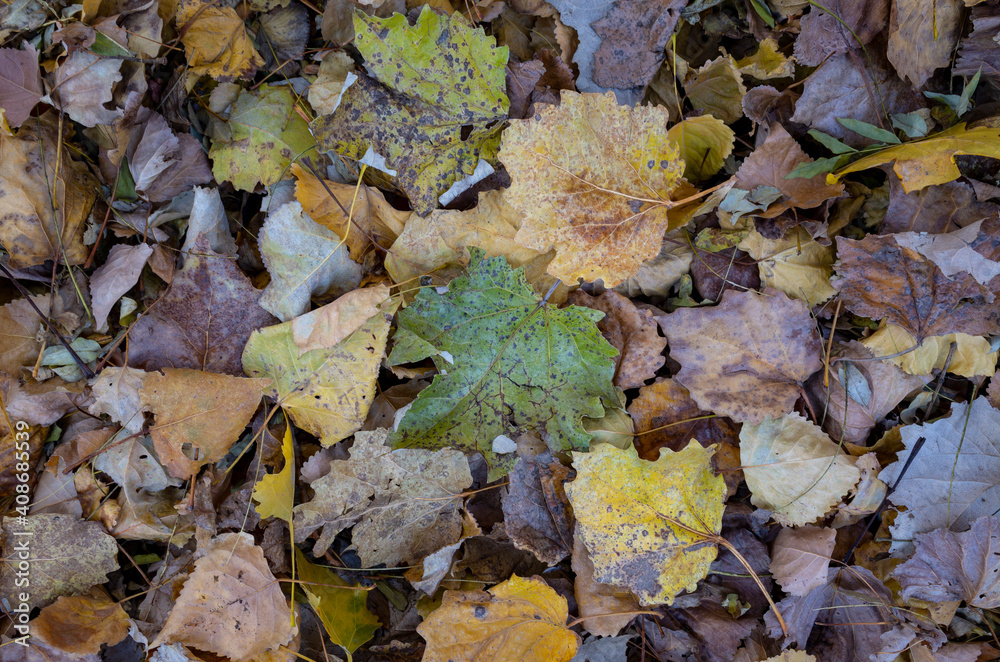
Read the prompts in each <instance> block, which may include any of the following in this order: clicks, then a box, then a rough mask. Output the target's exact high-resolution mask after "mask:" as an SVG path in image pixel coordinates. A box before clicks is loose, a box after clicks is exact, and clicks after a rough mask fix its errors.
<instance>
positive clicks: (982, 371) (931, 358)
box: [861, 322, 1000, 383]
mask: <svg viewBox="0 0 1000 662" xmlns="http://www.w3.org/2000/svg"><path fill="white" fill-rule="evenodd" d="M861 342H862V344H863V345H864V346H865V347H867V348H868V349H869V350H870V351H871V353H872V355H873V356H879V357H886V358H884V359H883V361H886V362H889V363H892V364H893V365H897V366H899V367H900V368H902V369H903V370H905V371H906V372H908V373H910V374H911V375H930V374H931V373H933V372H934V371H935V370H943V369H944V367H945V364H946V363H947V365H948V372H951V373H954V374H956V375H962V376H963V377H975V376H982V377H988V376H990V375H992V374H993V372H994V371H995V370H996V366H997V359H998V358H1000V350H995V349H993V346H992V345H991V344H990V341H989V340H988V339H986V338H983V337H981V336H970V335H969V334H967V333H948V334H945V335H943V336H931V337H929V338H924V341H923V342H922V343H919V344H917V340H916V338H914V337H913V334H911V333H910V332H909V331H907V330H906V329H904V328H903V327H901V326H896V325H895V324H886V323H884V322H883V323H882V324H880V325H879V328H878V330H877V331H876V332H875V333H873V334H872V335H870V336H868V337H867V338H865V339H864V340H862V341H861ZM953 343H954V345H955V350H954V352H953V351H952V349H951V346H952V344H953ZM949 357H950V359H951V360H950V362H949ZM991 383H992V382H991Z"/></svg>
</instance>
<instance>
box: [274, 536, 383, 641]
mask: <svg viewBox="0 0 1000 662" xmlns="http://www.w3.org/2000/svg"><path fill="white" fill-rule="evenodd" d="M293 548H294V549H295V566H296V567H297V568H298V572H299V579H300V580H302V581H303V582H304V584H303V589H304V590H305V592H306V597H307V598H308V599H309V604H310V605H311V606H312V608H313V611H315V612H316V615H317V616H319V620H320V622H321V623H323V627H324V628H325V629H326V633H327V634H328V635H330V641H332V642H333V643H335V644H337V645H338V646H340V647H341V648H343V649H344V650H346V651H347V652H348V653H353V652H354V651H356V650H357V649H358V647H359V646H361V645H362V644H363V643H365V642H366V641H368V640H369V639H371V638H372V635H373V634H375V630H377V629H379V628H380V627H382V623H381V622H380V621H379V620H378V618H377V617H376V616H375V614H373V613H371V612H370V611H369V610H368V606H367V602H368V592H367V591H360V590H357V589H358V588H359V586H358V585H357V584H348V583H347V582H345V581H344V580H343V579H341V578H340V576H339V575H338V574H337V573H336V572H334V571H333V570H331V569H330V568H325V567H323V566H319V565H316V564H314V563H310V562H309V560H308V559H306V556H305V554H303V553H302V552H301V551H299V548H298V547H295V546H294V545H293ZM340 587H343V588H340Z"/></svg>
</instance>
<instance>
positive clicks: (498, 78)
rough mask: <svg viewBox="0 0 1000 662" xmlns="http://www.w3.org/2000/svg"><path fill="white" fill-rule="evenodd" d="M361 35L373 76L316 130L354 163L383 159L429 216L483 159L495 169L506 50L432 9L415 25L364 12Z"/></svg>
mask: <svg viewBox="0 0 1000 662" xmlns="http://www.w3.org/2000/svg"><path fill="white" fill-rule="evenodd" d="M354 28H355V32H356V35H355V39H354V45H355V46H357V48H358V50H359V51H360V52H361V54H362V55H363V56H364V58H365V65H366V67H367V69H368V71H369V72H370V73H371V75H372V76H374V78H370V77H369V76H368V75H365V74H363V75H361V77H360V78H359V79H358V81H357V82H356V83H354V84H353V85H351V86H350V87H349V88H348V89H347V90H346V91H345V92H344V94H343V97H342V98H341V102H340V107H339V108H337V111H336V112H334V113H333V114H332V115H329V116H326V117H322V118H320V119H318V120H316V122H314V124H313V131H314V133H315V135H316V137H317V139H318V140H319V142H320V144H321V146H322V147H323V148H324V149H332V150H336V151H337V152H338V153H340V154H342V155H343V156H346V157H347V158H350V159H354V160H361V159H362V158H363V157H364V155H365V153H366V152H368V151H369V150H374V152H376V153H377V154H380V155H382V156H383V157H384V158H385V164H386V167H387V168H388V169H391V170H392V171H394V172H392V173H390V174H392V175H394V176H395V177H396V180H397V182H398V183H399V186H400V188H401V189H402V190H403V191H404V192H405V193H406V195H407V197H409V199H410V204H411V206H412V207H413V209H414V211H415V212H417V213H418V214H420V215H422V216H423V215H426V214H428V213H430V212H431V211H433V210H434V209H435V208H436V207H437V204H438V196H439V195H441V194H442V193H444V192H445V191H446V190H448V188H449V187H451V185H452V184H454V183H455V182H456V181H458V180H460V179H462V178H463V177H465V176H467V175H470V174H472V172H473V170H474V169H475V167H476V164H477V163H478V161H479V159H483V160H484V161H487V162H492V163H496V152H497V147H498V142H499V133H500V129H501V127H502V123H500V122H501V121H502V120H503V119H504V118H505V117H506V114H507V110H508V108H509V101H508V100H507V96H506V94H504V66H505V65H506V63H507V56H508V52H507V48H506V47H497V46H495V43H496V42H495V40H494V38H493V37H488V36H486V35H485V34H484V33H483V32H481V31H480V29H478V28H470V27H469V26H468V24H467V23H466V22H465V20H464V19H463V18H462V17H461V15H460V14H458V13H455V14H452V15H451V17H450V18H445V17H442V16H441V15H440V14H438V13H436V12H434V11H433V10H432V9H431V8H430V7H429V6H425V7H424V8H423V9H422V10H421V12H420V15H419V16H418V17H417V23H416V25H414V26H410V25H409V24H408V23H407V21H406V17H405V16H404V15H402V14H396V15H394V16H393V17H392V18H388V19H379V18H374V17H369V16H366V15H364V14H362V13H356V14H355V15H354ZM404 65H405V66H404ZM494 123H496V124H494ZM463 127H468V128H466V129H463ZM469 128H471V131H470V130H469ZM466 133H468V135H466Z"/></svg>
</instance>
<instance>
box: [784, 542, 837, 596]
mask: <svg viewBox="0 0 1000 662" xmlns="http://www.w3.org/2000/svg"><path fill="white" fill-rule="evenodd" d="M836 541H837V531H836V530H835V529H830V528H821V527H818V526H808V525H807V526H800V527H799V528H797V529H787V528H786V529H782V530H781V531H779V532H778V537H777V538H775V540H774V547H773V549H772V552H771V554H772V556H771V567H770V570H771V575H772V576H773V577H774V581H776V582H778V584H779V585H780V586H781V590H783V591H784V592H785V593H788V594H789V595H795V596H803V595H806V594H807V593H809V592H810V591H812V590H813V589H816V588H819V587H820V586H822V585H824V584H826V577H827V570H828V569H829V567H830V555H831V554H833V547H834V545H835V544H836Z"/></svg>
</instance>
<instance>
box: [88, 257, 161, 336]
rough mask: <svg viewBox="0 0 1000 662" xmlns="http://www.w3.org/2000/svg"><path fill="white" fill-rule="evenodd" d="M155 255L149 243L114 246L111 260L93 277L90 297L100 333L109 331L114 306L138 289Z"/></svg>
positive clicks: (98, 269) (96, 271)
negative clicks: (143, 270)
mask: <svg viewBox="0 0 1000 662" xmlns="http://www.w3.org/2000/svg"><path fill="white" fill-rule="evenodd" d="M152 254H153V247H152V246H149V245H148V244H139V245H137V246H129V245H127V244H116V245H114V246H112V247H111V252H110V253H108V259H107V261H105V263H104V264H102V265H101V266H100V267H98V268H97V269H96V270H95V271H94V273H93V275H92V276H91V277H90V298H91V303H92V305H93V307H94V308H93V311H94V321H95V322H96V328H97V330H98V331H100V332H102V333H103V332H105V331H107V330H108V313H110V312H111V307H112V306H114V305H115V303H117V302H118V300H119V299H121V298H122V296H124V295H125V294H126V293H127V292H128V291H129V290H131V289H132V287H133V286H135V284H136V283H137V282H138V280H139V274H140V273H141V272H142V268H143V267H144V266H146V260H148V259H149V256H150V255H152Z"/></svg>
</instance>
